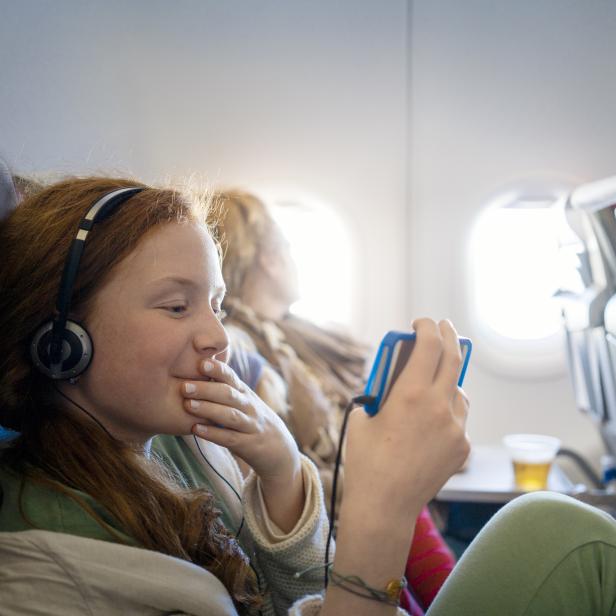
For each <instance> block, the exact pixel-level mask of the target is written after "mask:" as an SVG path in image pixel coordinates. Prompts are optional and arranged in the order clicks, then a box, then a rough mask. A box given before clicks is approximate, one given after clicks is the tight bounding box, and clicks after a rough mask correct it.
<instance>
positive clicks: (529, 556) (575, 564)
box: [428, 492, 616, 616]
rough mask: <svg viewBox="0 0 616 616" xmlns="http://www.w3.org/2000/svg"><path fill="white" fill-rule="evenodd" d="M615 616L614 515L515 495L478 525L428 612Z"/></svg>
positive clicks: (541, 495)
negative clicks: (481, 525) (482, 523)
mask: <svg viewBox="0 0 616 616" xmlns="http://www.w3.org/2000/svg"><path fill="white" fill-rule="evenodd" d="M608 615H611V616H616V521H615V520H614V519H613V518H611V517H610V516H609V515H608V514H606V513H604V512H602V511H600V510H599V509H597V508H595V507H590V506H589V505H585V504H582V503H580V502H578V501H576V500H573V499H572V498H569V497H567V496H562V495H560V494H554V493H550V492H538V493H535V494H528V495H525V496H521V497H519V498H516V499H515V500H514V501H512V502H511V503H509V504H508V505H507V506H505V507H503V508H502V509H501V510H500V511H499V512H498V513H497V514H496V515H495V516H494V517H493V518H492V519H491V520H490V521H489V522H488V524H486V526H485V527H484V528H483V529H482V531H481V532H480V533H479V535H477V537H476V539H475V540H474V541H473V543H472V544H471V545H470V546H469V548H468V549H467V550H466V552H465V553H464V554H463V556H462V558H461V559H460V562H459V563H458V564H457V565H456V567H455V569H454V570H453V572H452V573H451V575H450V576H449V578H448V579H447V581H446V582H445V584H444V585H443V587H442V588H441V590H440V592H439V594H438V595H437V597H436V599H435V600H434V602H433V604H432V605H431V607H430V609H429V610H428V616H608Z"/></svg>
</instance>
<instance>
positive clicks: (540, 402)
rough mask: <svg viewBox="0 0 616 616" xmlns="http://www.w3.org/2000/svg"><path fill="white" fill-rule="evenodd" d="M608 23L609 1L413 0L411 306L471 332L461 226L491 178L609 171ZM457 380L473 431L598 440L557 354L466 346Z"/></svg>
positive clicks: (615, 127) (494, 188)
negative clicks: (555, 368)
mask: <svg viewBox="0 0 616 616" xmlns="http://www.w3.org/2000/svg"><path fill="white" fill-rule="evenodd" d="M615 29H616V5H615V4H614V3H609V2H599V1H595V2H574V1H568V2H563V1H562V0H545V1H542V2H532V1H524V2H498V3H494V2H490V1H488V0H470V1H468V2H457V1H456V0H438V1H436V2H435V1H432V0H417V1H415V2H413V3H412V12H411V34H410V40H411V50H410V58H411V69H410V74H411V89H410V92H411V100H410V112H411V120H410V151H411V157H410V158H411V160H410V186H411V194H410V204H411V226H410V237H411V238H412V242H411V245H412V255H411V267H412V275H411V287H410V296H409V303H410V305H411V312H413V313H414V314H415V313H422V314H423V313H425V314H430V315H435V316H440V317H444V316H447V317H450V318H452V320H453V321H454V322H455V323H456V325H457V326H458V328H459V329H460V331H461V332H462V333H470V332H471V331H472V322H471V319H469V316H468V314H467V311H466V309H465V306H466V305H467V293H468V287H467V284H468V277H467V273H468V272H467V271H465V265H466V255H467V252H466V251H467V249H468V242H469V235H470V230H471V228H472V225H473V223H474V221H475V220H476V217H477V215H478V214H479V213H480V212H481V210H482V209H483V208H484V207H485V206H486V205H487V200H488V199H489V198H490V197H491V196H492V195H494V193H496V192H498V190H499V189H503V188H504V187H506V186H507V185H509V184H510V183H515V182H520V181H524V180H531V181H532V180H536V181H544V180H545V181H546V182H551V181H553V180H554V179H556V181H562V182H563V183H564V184H566V185H571V186H575V185H576V184H579V183H583V182H587V181H591V180H595V179H600V178H602V177H606V176H609V175H614V174H615V173H616V156H615V154H614V151H615V148H614V146H615V144H616V123H615V122H614V109H615V108H616V65H615V64H614V58H615V57H616V39H615V38H614V36H613V32H614V31H615ZM520 250H521V251H523V250H524V239H523V238H520ZM479 342H480V341H479V340H476V343H479ZM563 344H564V343H563ZM563 352H564V351H563ZM465 388H466V389H467V391H468V393H469V395H470V397H471V400H472V408H471V414H470V418H469V433H470V435H471V437H472V440H473V441H474V442H475V443H493V442H498V441H500V438H501V436H502V435H503V434H505V433H507V432H526V431H532V432H545V433H549V434H554V435H555V436H559V437H560V438H561V439H562V440H563V444H564V445H566V446H568V447H571V448H574V449H576V450H578V451H580V452H582V453H584V454H586V455H588V456H589V457H592V458H593V460H594V462H595V463H597V461H598V458H599V455H600V453H601V452H603V445H602V443H601V441H600V438H599V436H598V432H597V430H596V429H595V427H594V426H593V425H592V423H591V421H590V420H589V419H587V418H586V417H584V416H583V415H582V414H581V413H580V412H578V411H577V409H576V408H575V404H574V398H573V393H572V387H571V385H570V382H569V379H568V377H567V376H566V374H565V370H564V367H563V370H562V373H561V375H560V376H558V375H555V376H553V377H546V378H534V377H533V376H528V377H527V378H524V377H520V376H518V377H515V376H511V375H508V374H506V373H504V371H503V370H502V369H499V367H498V366H497V365H490V363H489V362H486V361H484V362H483V363H481V361H480V358H479V353H478V354H477V356H476V357H475V358H474V360H472V361H471V366H470V368H469V372H468V376H467V382H466V384H465Z"/></svg>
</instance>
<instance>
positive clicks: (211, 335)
mask: <svg viewBox="0 0 616 616" xmlns="http://www.w3.org/2000/svg"><path fill="white" fill-rule="evenodd" d="M194 346H195V349H196V350H197V352H198V353H201V354H203V355H207V356H208V357H216V358H218V356H220V355H224V356H226V355H227V353H228V349H229V336H228V334H227V331H226V330H225V328H224V327H223V324H222V323H221V322H220V321H219V320H218V318H217V317H216V315H214V314H213V313H212V314H211V315H207V317H206V318H205V319H203V320H202V324H201V327H200V329H199V331H198V332H196V334H195V337H194Z"/></svg>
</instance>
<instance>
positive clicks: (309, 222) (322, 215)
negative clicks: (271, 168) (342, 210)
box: [269, 199, 353, 325]
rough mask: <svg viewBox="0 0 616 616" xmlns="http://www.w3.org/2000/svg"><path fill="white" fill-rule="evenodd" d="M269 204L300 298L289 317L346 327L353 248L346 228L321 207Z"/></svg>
mask: <svg viewBox="0 0 616 616" xmlns="http://www.w3.org/2000/svg"><path fill="white" fill-rule="evenodd" d="M269 202H270V204H271V205H272V214H273V216H274V218H275V219H276V221H277V222H278V224H279V225H280V227H281V228H282V231H283V233H284V234H285V236H286V237H287V239H288V240H289V243H290V245H291V254H292V256H293V258H294V260H295V263H296V264H297V269H298V277H299V287H300V288H299V291H300V295H301V297H300V299H299V301H297V302H296V303H295V304H293V306H292V307H291V312H292V313H293V314H296V315H297V316H301V317H304V318H306V319H310V320H312V321H315V322H317V323H320V324H325V323H328V322H330V323H341V324H344V325H349V322H350V319H351V297H352V290H353V289H352V282H353V280H352V279H353V268H352V263H353V259H352V248H353V247H352V243H351V237H350V233H349V230H348V228H347V226H346V225H345V223H344V222H343V220H342V219H341V218H340V217H339V216H338V215H337V213H336V212H335V211H334V210H333V209H332V208H331V207H328V206H326V205H324V204H322V203H315V202H314V201H312V200H311V201H310V202H307V201H304V200H294V199H276V200H270V201H269Z"/></svg>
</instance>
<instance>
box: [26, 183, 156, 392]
mask: <svg viewBox="0 0 616 616" xmlns="http://www.w3.org/2000/svg"><path fill="white" fill-rule="evenodd" d="M142 190H145V188H144V187H141V188H138V187H134V188H120V189H118V190H114V191H112V192H110V193H107V194H106V195H105V196H104V197H102V198H101V199H99V200H98V201H97V202H96V203H95V204H94V205H93V206H92V207H91V208H90V209H89V210H88V211H87V212H86V215H85V216H84V217H83V218H82V219H81V222H80V223H79V228H78V230H77V235H76V237H75V239H74V240H73V242H72V244H71V247H70V249H69V251H68V256H67V258H66V262H65V263H64V270H63V272H62V280H61V282H60V291H59V293H58V299H57V301H56V316H55V317H54V318H53V319H52V320H50V321H47V322H46V323H44V324H43V325H41V327H40V328H39V329H38V330H37V332H36V333H35V334H34V337H33V338H32V342H31V343H30V356H31V358H32V361H33V363H34V365H35V366H36V368H37V369H38V370H39V371H40V372H42V373H43V374H44V375H45V376H48V377H50V378H52V379H54V380H66V379H74V378H76V377H78V376H79V375H80V374H81V373H82V372H84V370H85V369H86V368H87V367H88V366H89V365H90V362H91V361H92V353H93V350H94V349H93V346H92V339H91V338H90V335H89V334H88V332H87V331H86V329H85V328H84V327H83V326H82V325H80V324H79V323H77V322H76V321H71V320H70V319H69V318H68V314H69V311H70V307H71V296H72V294H73V285H74V284H75V280H76V278H77V273H78V272H79V262H80V261H81V256H82V254H83V251H84V248H85V243H86V239H87V237H88V233H89V232H90V231H91V230H92V227H93V226H94V225H95V223H97V222H100V221H101V220H105V219H106V218H108V217H109V216H111V214H113V213H114V212H115V211H116V209H117V208H118V206H120V205H121V204H122V203H124V202H125V201H127V200H128V199H130V198H131V197H132V196H133V195H135V194H136V193H138V192H141V191H142Z"/></svg>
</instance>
